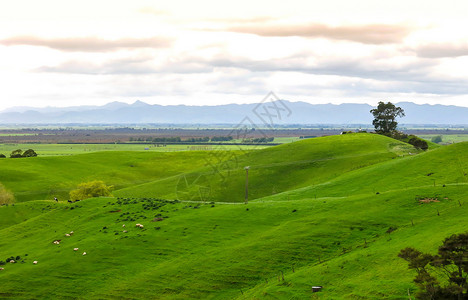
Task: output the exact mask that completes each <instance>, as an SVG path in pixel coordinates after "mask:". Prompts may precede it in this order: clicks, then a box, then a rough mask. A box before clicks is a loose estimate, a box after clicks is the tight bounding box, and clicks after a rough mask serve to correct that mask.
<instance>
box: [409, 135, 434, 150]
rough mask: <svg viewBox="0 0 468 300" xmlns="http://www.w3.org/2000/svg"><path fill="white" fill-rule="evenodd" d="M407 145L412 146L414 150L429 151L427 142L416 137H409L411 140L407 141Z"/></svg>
mask: <svg viewBox="0 0 468 300" xmlns="http://www.w3.org/2000/svg"><path fill="white" fill-rule="evenodd" d="M408 143H409V144H411V145H413V146H414V147H415V148H416V149H422V150H424V151H426V150H427V149H429V145H428V144H427V142H426V141H425V140H423V139H420V138H418V137H417V136H411V138H410V139H409V140H408Z"/></svg>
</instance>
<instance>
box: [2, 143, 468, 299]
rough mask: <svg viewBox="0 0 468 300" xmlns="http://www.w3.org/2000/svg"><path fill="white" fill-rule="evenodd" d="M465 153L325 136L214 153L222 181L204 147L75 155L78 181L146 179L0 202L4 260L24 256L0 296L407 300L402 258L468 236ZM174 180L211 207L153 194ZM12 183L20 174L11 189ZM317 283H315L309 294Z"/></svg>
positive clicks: (5, 278) (408, 275)
mask: <svg viewBox="0 0 468 300" xmlns="http://www.w3.org/2000/svg"><path fill="white" fill-rule="evenodd" d="M467 150H468V143H460V144H457V145H451V146H446V147H441V148H438V149H434V150H431V151H428V152H424V153H420V154H418V155H409V154H408V153H409V152H411V153H415V151H414V150H412V149H411V148H408V147H407V146H406V145H405V144H401V143H399V142H396V141H394V140H391V139H388V138H385V137H381V136H377V135H368V134H362V135H361V134H353V135H348V136H345V135H344V136H333V137H324V138H320V139H312V140H306V141H301V142H296V143H292V144H285V145H282V146H278V147H274V148H269V149H264V150H258V151H253V152H249V153H235V156H232V155H231V156H229V155H230V154H229V153H228V154H223V156H220V157H221V159H220V160H221V161H224V162H225V163H224V164H221V167H220V172H221V174H224V175H225V177H226V178H229V179H230V180H231V183H227V182H228V181H226V180H224V181H223V180H222V179H219V178H218V179H217V181H216V180H215V179H214V177H216V176H220V175H219V174H218V173H213V172H212V170H211V169H210V168H211V167H210V166H205V164H206V162H207V159H208V162H209V159H210V157H211V158H212V157H213V156H212V155H213V153H206V152H193V153H191V152H190V153H191V156H189V157H185V159H184V156H180V157H179V156H177V154H173V155H174V156H173V157H171V158H170V159H169V158H167V157H166V156H164V155H165V154H163V153H161V154H158V155H161V156H157V159H156V158H154V156H153V155H150V156H145V155H146V154H143V153H121V154H119V155H120V156H118V158H117V157H114V156H108V155H107V153H97V154H92V155H91V154H90V155H79V156H77V157H70V158H68V159H69V160H64V162H66V164H65V166H69V165H68V164H70V165H72V164H73V163H78V162H82V163H83V168H82V171H81V172H80V173H78V172H77V173H76V174H84V175H82V176H83V177H81V176H78V177H79V178H76V177H74V176H73V173H72V172H70V174H69V176H70V182H80V181H81V180H83V179H84V177H85V175H86V174H92V175H87V176H89V177H90V178H91V177H92V178H97V179H103V178H102V177H103V176H104V177H105V176H107V177H106V178H104V179H105V180H106V181H109V183H112V180H115V182H118V180H121V181H122V182H123V183H125V184H122V186H124V187H125V186H130V185H132V182H135V183H138V181H139V180H141V181H142V182H144V180H142V179H141V178H143V177H144V175H146V176H147V178H149V180H147V182H148V183H146V184H137V185H135V186H133V187H127V188H124V189H120V190H116V191H115V193H114V194H115V195H118V196H119V197H121V198H96V199H88V200H84V201H81V202H77V203H74V204H68V203H65V202H60V203H55V202H53V201H50V200H48V201H27V202H22V203H17V204H15V205H9V206H3V207H0V260H5V259H7V258H9V257H11V256H13V257H16V256H20V257H19V259H18V262H17V263H14V264H10V263H7V264H6V265H4V266H0V267H3V268H4V270H3V271H0V298H15V299H31V298H40V299H71V298H73V299H142V298H148V299H186V298H192V299H193V298H196V299H310V298H312V299H314V298H316V299H407V298H408V291H409V292H410V293H411V294H414V292H415V286H414V284H413V283H412V278H413V277H414V275H415V274H414V273H412V272H410V271H408V270H407V265H406V262H405V261H403V260H402V259H399V258H398V257H397V253H398V252H399V250H400V249H402V248H405V247H407V246H413V247H416V248H418V249H421V250H424V251H428V252H435V251H436V249H437V246H438V245H440V244H441V241H442V240H443V238H445V237H446V236H448V235H451V234H453V233H461V232H465V231H466V230H467V229H466V228H468V226H467V225H468V221H467V219H466V214H467V209H468V182H467V175H466V173H467V172H466V171H467V169H468V165H467V161H468V160H467V154H466V153H468V152H467ZM187 154H188V153H184V155H187ZM161 157H164V158H165V159H161ZM100 158H102V161H101V160H100ZM151 159H154V160H155V161H151ZM228 159H233V160H232V161H231V162H229V161H228V162H226V161H227V160H228ZM148 160H149V161H148ZM172 160H174V164H172V163H171V161H172ZM12 161H13V160H12ZM161 161H165V163H161ZM233 161H235V162H237V163H236V164H233V163H232V162H233ZM37 162H41V161H40V160H37V161H33V160H30V161H29V160H24V164H25V169H28V170H30V171H31V170H49V169H48V168H50V165H48V164H50V161H49V162H47V161H46V162H41V163H42V164H44V165H45V166H43V167H42V168H43V169H40V168H39V167H37V168H36V167H33V166H32V165H34V164H37ZM156 162H157V163H156ZM9 163H11V162H9ZM60 163H62V161H60V162H59V163H58V164H60ZM128 163H134V165H135V166H140V167H138V170H140V171H139V172H131V173H130V175H127V176H132V177H131V178H127V177H124V175H122V174H121V172H122V170H128V169H127V168H128V166H127V164H128ZM39 165H40V164H39ZM245 165H250V167H251V171H250V174H249V176H250V178H249V183H250V184H251V188H250V191H251V192H252V199H253V198H256V200H254V201H250V202H249V204H247V205H245V204H240V203H235V202H236V201H237V202H238V201H242V200H243V198H242V195H243V194H242V192H243V184H244V176H245V173H244V172H245V171H244V170H243V167H244V166H245ZM2 166H3V165H2ZM125 166H127V167H125ZM155 166H159V167H158V169H156V171H154V172H155V174H153V173H152V172H153V171H152V168H154V167H155ZM57 168H58V167H57ZM134 168H136V167H134ZM12 169H14V168H13V167H10V169H7V170H12ZM58 169H59V168H58ZM88 169H90V170H88ZM70 170H71V169H70ZM63 171H66V170H63ZM92 171H94V174H93V172H92ZM31 172H32V171H31ZM112 172H115V174H114V175H111V174H112ZM145 172H147V173H145ZM430 173H432V174H430ZM183 174H185V177H183V176H184V175H183ZM46 175H47V174H46ZM199 175H204V176H199ZM210 176H211V177H210ZM4 177H8V176H6V175H4ZM114 177H115V178H114ZM57 178H60V177H59V176H55V175H54V176H51V175H50V176H47V177H45V179H44V182H42V184H43V185H42V186H47V184H49V183H47V184H46V182H47V180H51V179H53V180H57V181H58V179H57ZM180 178H186V179H187V182H188V183H191V182H193V180H191V179H193V178H195V179H196V178H199V181H198V182H195V183H194V184H192V185H190V184H189V185H185V187H188V189H185V190H182V192H179V193H178V194H179V195H182V196H186V197H191V196H193V195H196V192H198V195H200V192H201V190H200V189H199V190H197V188H199V187H203V184H205V185H206V184H207V183H209V184H210V186H209V187H210V189H211V194H210V196H211V199H212V200H215V202H212V203H211V202H206V203H200V202H181V201H173V200H157V199H155V198H156V197H162V196H164V195H166V196H169V195H171V193H172V195H177V193H175V192H174V189H175V188H174V185H175V186H176V188H177V185H178V184H179V186H180ZM204 178H205V179H204ZM433 179H435V185H434V180H433ZM203 180H205V181H203ZM0 181H2V180H0ZM234 181H239V182H240V183H239V184H237V183H236V184H235V183H234ZM14 182H21V180H20V179H17V180H16V181H14V180H11V181H10V183H9V184H8V187H9V188H10V189H12V185H13V184H14ZM35 184H37V186H38V187H41V185H40V182H39V181H38V183H35ZM5 185H7V184H6V183H5ZM26 185H27V184H26V183H24V190H27V188H26ZM444 185H445V186H444ZM222 186H223V189H222V188H221V187H222ZM182 187H184V185H182ZM272 187H275V189H276V190H275V191H274V192H272V191H271V189H272ZM238 190H240V191H241V192H240V193H239V195H238V194H236V193H237V191H238ZM17 191H18V190H15V192H17ZM192 192H193V194H191V193H192ZM17 193H18V192H17ZM158 193H159V194H158ZM230 193H231V194H233V195H232V196H231V195H230ZM272 194H273V195H272ZM36 195H40V194H39V193H37V194H36ZM159 195H161V196H159ZM140 197H141V198H140ZM166 198H167V199H170V198H169V197H166ZM238 198H240V199H238ZM425 198H427V199H429V198H431V199H435V198H437V201H438V202H427V203H425V202H421V201H419V200H420V199H425ZM137 223H140V224H143V225H144V228H139V227H135V224H137ZM124 224H125V225H126V226H125V227H123V225H124ZM70 231H73V232H74V234H73V235H71V236H70V237H67V236H65V234H66V233H70ZM124 231H127V232H124ZM55 240H61V241H60V244H58V245H56V244H54V243H53V241H55ZM74 248H79V250H78V251H74V250H73V249H74ZM83 252H86V255H82V254H83ZM35 260H36V261H38V264H37V265H34V264H33V263H32V262H33V261H35ZM314 285H321V286H323V287H324V288H323V290H322V291H320V292H318V293H312V291H311V287H312V286H314Z"/></svg>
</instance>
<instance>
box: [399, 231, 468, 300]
mask: <svg viewBox="0 0 468 300" xmlns="http://www.w3.org/2000/svg"><path fill="white" fill-rule="evenodd" d="M398 256H399V257H401V258H403V259H404V260H406V261H407V262H408V267H409V269H412V270H415V271H416V272H417V275H416V277H415V278H414V283H416V285H417V286H418V287H419V292H418V294H417V297H418V298H420V299H454V300H455V299H458V300H462V299H468V283H467V278H468V232H466V233H461V234H458V235H456V234H454V235H452V236H450V237H448V238H446V239H445V240H444V242H443V244H442V246H440V247H439V249H438V252H437V255H431V254H425V253H422V252H421V251H419V250H416V249H414V248H405V249H402V250H401V251H400V253H399V254H398ZM439 280H440V281H439Z"/></svg>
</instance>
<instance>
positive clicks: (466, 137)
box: [420, 133, 468, 144]
mask: <svg viewBox="0 0 468 300" xmlns="http://www.w3.org/2000/svg"><path fill="white" fill-rule="evenodd" d="M436 136H441V137H442V143H443V144H453V143H461V142H468V134H466V133H465V134H427V135H420V137H421V138H423V139H426V140H428V141H430V140H431V139H432V138H433V137H436Z"/></svg>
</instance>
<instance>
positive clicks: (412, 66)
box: [36, 53, 468, 94]
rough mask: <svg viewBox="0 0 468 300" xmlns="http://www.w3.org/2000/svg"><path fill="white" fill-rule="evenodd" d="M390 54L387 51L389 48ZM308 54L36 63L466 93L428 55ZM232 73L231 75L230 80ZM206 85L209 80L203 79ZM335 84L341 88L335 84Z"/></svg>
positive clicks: (70, 69) (65, 68)
mask: <svg viewBox="0 0 468 300" xmlns="http://www.w3.org/2000/svg"><path fill="white" fill-rule="evenodd" d="M389 55H390V54H389ZM311 56H312V55H311V54H305V53H302V54H297V55H293V56H290V57H285V58H277V59H269V60H252V59H248V58H243V57H215V58H211V59H203V58H199V57H185V58H182V57H181V58H179V59H178V60H177V61H166V62H164V63H163V64H156V63H155V62H154V61H153V58H151V57H149V58H146V59H120V60H110V61H108V62H105V63H103V64H92V63H87V62H85V61H84V62H81V61H68V62H64V63H62V64H61V65H58V66H47V67H42V68H39V69H37V70H36V71H40V72H60V73H78V74H105V75H114V74H133V75H140V74H141V75H144V74H176V75H179V76H184V75H189V74H206V73H211V72H213V71H215V70H220V74H222V75H220V76H221V77H220V81H219V82H217V83H215V84H214V85H216V86H218V87H220V88H221V89H227V90H231V89H235V87H234V86H233V85H232V84H231V83H226V82H227V81H232V83H234V81H235V84H234V85H236V86H237V82H238V81H239V80H240V81H242V83H241V82H239V84H238V86H239V87H241V86H245V87H248V88H252V87H253V86H255V85H256V84H258V85H261V81H260V82H259V81H258V80H260V79H261V78H267V77H268V76H269V74H272V73H274V72H295V73H303V74H312V75H331V76H338V77H343V78H354V79H370V80H374V81H376V82H379V83H380V84H376V85H366V84H364V85H357V86H355V87H346V86H344V87H343V89H344V90H348V91H349V92H351V91H352V90H357V89H359V91H362V90H367V91H373V90H374V89H376V90H378V91H384V90H391V91H393V92H405V93H406V92H407V93H411V92H414V93H427V94H465V93H468V87H467V82H466V80H465V79H453V78H445V77H443V76H439V75H433V72H432V70H433V68H434V67H436V66H437V61H436V60H433V59H424V58H420V59H417V58H416V59H415V60H414V61H412V62H407V63H404V64H392V63H390V62H385V57H373V56H369V57H365V58H345V57H342V58H324V59H319V60H318V61H315V60H313V61H309V60H308V58H309V57H311ZM230 69H232V70H235V69H238V70H246V71H248V72H250V73H244V75H242V76H240V77H244V76H254V77H249V78H250V79H249V80H241V79H239V78H235V76H234V77H232V76H231V75H230V74H236V71H234V72H231V70H230ZM229 78H231V79H229ZM254 78H255V79H254ZM234 79H235V80H234ZM207 85H208V86H210V85H211V86H212V85H213V84H210V83H207ZM333 88H334V89H341V87H339V86H336V87H333Z"/></svg>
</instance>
